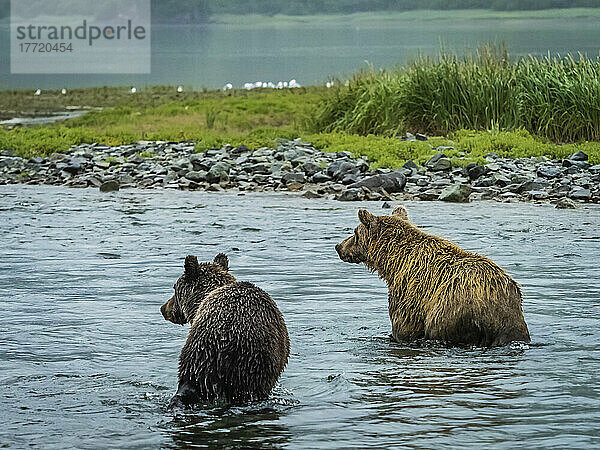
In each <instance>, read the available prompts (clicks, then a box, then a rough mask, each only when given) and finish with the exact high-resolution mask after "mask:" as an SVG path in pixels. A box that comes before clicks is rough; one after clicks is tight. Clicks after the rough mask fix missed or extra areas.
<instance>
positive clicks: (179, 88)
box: [177, 86, 183, 94]
mask: <svg viewBox="0 0 600 450" xmlns="http://www.w3.org/2000/svg"><path fill="white" fill-rule="evenodd" d="M177 92H178V93H180V94H181V93H182V92H183V86H177Z"/></svg>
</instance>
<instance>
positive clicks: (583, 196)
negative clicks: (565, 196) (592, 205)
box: [569, 187, 592, 200]
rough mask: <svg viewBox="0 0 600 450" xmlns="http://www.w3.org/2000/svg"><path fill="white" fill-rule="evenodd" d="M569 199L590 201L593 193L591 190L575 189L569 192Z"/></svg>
mask: <svg viewBox="0 0 600 450" xmlns="http://www.w3.org/2000/svg"><path fill="white" fill-rule="evenodd" d="M569 198H572V199H575V200H589V199H590V198H592V192H591V191H590V190H589V189H585V188H581V187H575V188H573V189H572V190H571V192H569Z"/></svg>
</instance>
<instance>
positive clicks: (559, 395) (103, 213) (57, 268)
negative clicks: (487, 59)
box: [0, 186, 600, 448]
mask: <svg viewBox="0 0 600 450" xmlns="http://www.w3.org/2000/svg"><path fill="white" fill-rule="evenodd" d="M406 205H407V207H408V209H409V212H410V213H411V217H412V219H413V221H414V222H416V223H417V224H419V225H420V226H421V227H423V228H424V229H426V230H427V231H429V232H432V233H435V234H439V235H442V236H445V237H448V238H450V239H452V240H454V241H456V242H458V243H459V244H460V245H461V246H462V247H463V248H466V249H468V250H474V251H477V252H480V253H483V254H486V255H489V256H490V257H491V258H493V259H494V260H495V261H496V262H498V263H499V264H501V265H503V266H504V267H505V268H506V269H507V270H508V272H509V273H511V274H512V275H513V277H514V278H515V279H516V280H517V281H519V282H520V283H521V284H522V285H523V291H524V309H525V318H526V320H527V322H528V324H529V329H530V332H531V335H532V344H531V345H530V346H526V347H519V346H513V347H507V348H502V349H494V350H482V349H471V350H466V349H448V348H436V347H417V346H409V345H399V344H396V343H393V342H391V341H390V339H389V333H390V324H389V318H388V315H387V298H386V296H387V290H386V287H385V286H384V283H383V282H382V281H381V280H379V279H378V278H377V277H376V276H375V275H373V274H370V273H369V272H368V270H367V269H366V268H365V267H363V266H358V265H350V264H346V263H343V262H341V261H340V260H338V258H337V255H336V253H335V251H334V248H333V246H334V244H336V243H337V242H338V241H340V240H341V239H342V238H343V237H345V236H347V235H348V234H349V233H350V232H351V231H352V229H353V228H354V226H355V225H356V224H357V219H356V209H357V207H358V204H357V203H339V202H335V201H326V200H317V201H315V200H305V199H300V198H296V197H291V196H289V195H275V194H271V195H265V194H248V195H245V196H238V195H236V194H234V193H231V194H229V193H228V194H209V193H205V192H179V191H168V190H163V191H137V190H126V191H121V192H118V193H114V194H104V195H103V194H100V193H99V192H97V191H95V190H88V189H84V190H77V189H65V188H54V187H32V186H0V249H1V255H2V258H1V259H0V299H1V301H2V309H3V320H2V322H1V324H0V341H1V342H2V344H1V345H0V390H1V395H0V402H1V404H0V446H2V445H4V446H8V447H24V446H29V445H38V446H43V447H44V448H67V447H78V448H148V447H167V448H184V447H188V446H192V445H196V446H211V445H219V446H239V445H241V446H245V447H253V446H254V447H261V448H265V447H267V448H268V447H274V448H277V447H293V448H343V447H349V446H358V447H380V448H382V447H393V446H419V447H422V446H426V447H434V448H440V447H456V446H483V445H489V444H495V445H498V446H502V447H507V448H508V447H516V446H526V447H557V448H564V447H586V448H590V447H594V446H596V447H597V446H599V445H600V432H599V430H598V424H599V423H600V400H599V399H600V375H599V371H598V369H599V367H600V365H599V364H600V347H599V342H600V318H599V317H600V281H599V280H600V269H599V268H598V255H600V208H598V207H593V206H589V207H584V208H582V209H579V210H576V211H562V210H555V209H553V208H552V207H551V206H535V205H529V204H496V203H483V202H480V203H473V204H468V205H452V204H443V203H420V202H412V203H410V202H409V203H407V204H406ZM361 206H363V207H364V206H367V207H368V208H369V209H370V210H371V212H373V213H378V214H384V213H386V212H389V210H381V209H380V203H368V202H365V203H362V204H361ZM220 251H224V252H226V253H228V255H229V258H230V267H231V270H232V272H233V273H234V275H236V276H237V277H238V279H240V280H248V281H252V282H254V283H256V284H258V285H259V286H261V287H262V288H264V289H265V290H266V291H268V292H269V293H270V294H271V295H272V297H273V298H274V299H275V300H276V302H277V303H278V304H279V307H280V309H281V310H282V312H283V314H284V316H285V319H286V322H287V326H288V329H289V332H290V340H291V344H292V350H291V357H290V363H289V365H288V367H287V369H286V371H285V372H284V375H283V376H282V378H281V381H280V386H279V387H278V388H277V389H276V392H275V394H274V396H273V398H272V399H271V400H269V401H267V402H264V403H260V404H255V405H251V406H248V407H243V408H233V409H227V408H215V409H200V410H196V411H193V412H189V413H181V412H178V413H173V412H170V411H167V410H166V405H167V403H168V401H169V398H170V396H171V395H172V394H173V393H174V391H175V388H176V383H177V359H178V356H179V351H180V349H181V347H182V345H183V343H184V341H185V338H186V335H187V327H180V326H176V325H173V324H171V323H168V322H166V321H164V319H163V318H162V316H161V314H160V312H159V307H160V305H161V304H162V303H163V302H164V301H165V300H166V299H168V298H169V297H170V295H171V290H172V285H173V283H174V281H175V280H176V279H177V277H178V276H179V275H180V274H181V272H182V265H183V258H184V257H185V255H187V254H195V255H198V257H199V259H201V260H208V259H209V258H212V257H213V256H214V255H215V254H216V253H218V252H220Z"/></svg>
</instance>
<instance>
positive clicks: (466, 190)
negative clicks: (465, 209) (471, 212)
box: [439, 184, 472, 203]
mask: <svg viewBox="0 0 600 450" xmlns="http://www.w3.org/2000/svg"><path fill="white" fill-rule="evenodd" d="M471 192H472V189H471V186H470V185H469V184H455V185H454V186H449V187H447V188H446V189H444V190H443V191H442V193H441V194H440V196H439V200H441V201H443V202H455V203H468V202H469V195H471Z"/></svg>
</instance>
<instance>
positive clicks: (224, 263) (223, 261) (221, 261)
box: [214, 253, 229, 271]
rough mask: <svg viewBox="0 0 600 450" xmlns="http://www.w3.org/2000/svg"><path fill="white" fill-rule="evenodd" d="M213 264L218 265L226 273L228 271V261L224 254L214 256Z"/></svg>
mask: <svg viewBox="0 0 600 450" xmlns="http://www.w3.org/2000/svg"><path fill="white" fill-rule="evenodd" d="M214 262H215V264H218V265H220V266H221V267H222V268H223V269H225V270H226V271H227V270H229V259H227V255H226V254H225V253H219V254H218V255H217V256H215V259H214Z"/></svg>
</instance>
